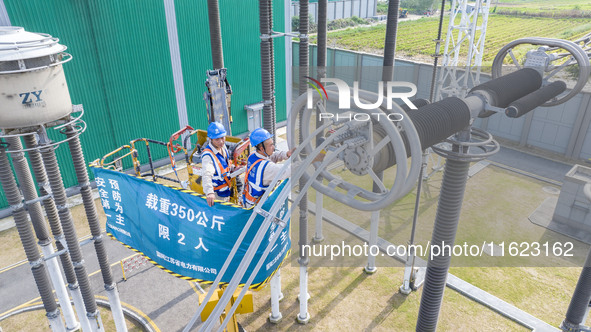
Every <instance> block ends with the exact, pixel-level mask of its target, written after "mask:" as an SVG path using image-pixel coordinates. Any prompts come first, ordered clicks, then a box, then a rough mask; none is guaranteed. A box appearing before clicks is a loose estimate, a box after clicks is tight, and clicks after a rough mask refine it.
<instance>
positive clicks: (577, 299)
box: [560, 183, 591, 331]
mask: <svg viewBox="0 0 591 332" xmlns="http://www.w3.org/2000/svg"><path fill="white" fill-rule="evenodd" d="M585 194H586V196H587V199H588V200H589V201H590V202H591V183H588V184H586V185H585ZM590 301H591V250H590V251H589V254H587V260H585V265H584V266H583V271H581V275H580V276H579V281H578V282H577V287H576V288H575V292H574V293H573V297H572V299H571V301H570V305H569V306H568V311H567V312H566V318H565V319H564V321H563V322H562V324H561V325H560V328H562V330H563V331H577V330H578V329H580V328H581V327H583V328H586V326H584V324H585V317H587V313H588V312H589V302H590ZM582 325H583V326H582Z"/></svg>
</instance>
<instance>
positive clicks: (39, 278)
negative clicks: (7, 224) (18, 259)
mask: <svg viewBox="0 0 591 332" xmlns="http://www.w3.org/2000/svg"><path fill="white" fill-rule="evenodd" d="M0 184H1V185H2V190H4V194H5V195H6V200H7V201H8V204H10V205H11V206H12V207H13V214H12V215H13V217H14V222H15V224H16V228H17V231H18V235H19V237H20V239H21V242H22V244H23V248H24V250H25V255H26V256H27V260H28V261H29V264H30V265H31V272H32V273H33V278H34V279H35V283H36V284H37V290H38V291H39V295H40V296H41V301H42V302H43V307H44V308H45V311H46V312H47V317H48V318H50V319H54V317H55V316H56V314H57V315H59V309H58V307H57V303H56V302H55V298H54V297H53V293H52V289H51V287H50V285H49V275H48V274H47V270H46V269H45V265H44V264H43V260H42V259H41V255H40V254H39V250H38V249H37V244H36V243H35V237H34V236H33V232H32V230H31V227H30V226H29V225H30V223H29V218H28V216H27V211H26V210H25V205H24V204H23V199H22V197H21V195H20V191H19V189H18V186H17V184H16V180H15V178H14V175H13V174H12V169H11V167H10V162H9V160H8V155H7V153H6V148H5V147H4V146H2V147H0Z"/></svg>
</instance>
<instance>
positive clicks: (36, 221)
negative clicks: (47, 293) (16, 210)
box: [6, 137, 80, 331]
mask: <svg viewBox="0 0 591 332" xmlns="http://www.w3.org/2000/svg"><path fill="white" fill-rule="evenodd" d="M6 141H7V142H8V144H9V145H10V149H11V150H13V151H21V150H22V149H23V146H22V143H21V140H20V138H18V137H8V138H7V139H6ZM12 164H13V166H14V170H15V173H16V178H17V179H18V182H19V183H20V188H21V190H22V192H23V196H24V197H25V201H27V202H31V201H34V200H37V198H38V196H37V190H36V189H35V184H34V182H33V176H32V175H31V171H30V170H29V163H28V162H27V159H26V158H25V154H24V152H13V153H12ZM27 210H28V211H29V216H30V217H31V222H32V223H33V229H34V230H35V234H36V235H37V239H38V240H39V245H40V246H41V250H42V251H43V256H44V257H49V256H52V255H53V254H54V252H55V251H54V250H53V245H52V244H51V242H52V241H51V239H50V238H49V232H48V231H47V226H46V224H45V218H44V216H43V211H42V208H41V204H40V203H39V202H35V203H32V202H31V203H29V204H27ZM46 264H47V269H48V272H49V276H50V279H51V282H52V285H53V288H54V289H55V293H56V295H57V298H58V300H59V304H60V306H61V307H62V311H63V314H64V318H65V319H66V328H67V329H68V331H74V330H77V329H78V328H80V323H78V322H77V321H76V316H75V315H74V309H73V308H72V304H71V303H70V297H69V296H68V291H67V290H66V287H65V286H64V279H63V277H62V272H61V270H60V268H59V264H58V263H57V258H56V257H54V258H51V259H49V260H46Z"/></svg>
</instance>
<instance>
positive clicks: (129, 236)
mask: <svg viewBox="0 0 591 332" xmlns="http://www.w3.org/2000/svg"><path fill="white" fill-rule="evenodd" d="M92 170H93V171H94V175H95V181H96V185H97V189H98V192H99V196H100V199H101V202H102V205H103V209H104V211H105V214H106V215H107V232H108V233H110V234H111V235H112V236H113V237H115V238H116V239H117V240H119V241H120V242H122V243H124V244H126V245H128V246H130V247H132V248H134V249H136V250H139V251H141V252H142V253H143V254H144V255H146V256H147V257H149V258H150V259H151V260H153V261H155V262H156V263H157V264H158V265H160V266H162V267H163V268H165V269H167V270H170V271H171V272H172V273H173V274H178V275H180V276H184V277H188V278H193V279H197V280H199V281H214V280H215V278H216V276H217V274H218V272H219V271H220V270H221V268H222V266H223V264H224V262H225V261H226V258H227V257H228V255H229V253H230V251H231V250H232V247H233V246H234V244H235V243H236V241H237V239H238V236H239V235H240V233H241V232H242V229H243V227H244V225H245V224H246V222H247V221H248V219H249V218H250V215H251V214H252V209H243V208H241V207H239V206H236V205H233V204H229V203H220V202H216V204H214V206H212V207H209V206H208V205H207V201H206V200H205V198H204V196H201V195H198V194H196V193H195V192H193V191H190V190H183V189H180V188H172V187H168V186H165V185H162V184H159V183H154V182H152V181H150V180H147V179H144V178H139V177H136V176H133V175H128V174H124V173H120V172H116V171H112V170H108V169H104V168H97V167H92ZM284 185H285V183H283V184H281V185H280V186H279V187H278V188H277V189H276V191H275V192H274V193H273V194H272V195H270V197H269V199H268V200H267V201H266V202H265V204H264V206H263V209H265V210H267V211H268V210H270V208H271V205H272V204H273V203H274V202H275V199H276V196H277V194H278V193H279V191H280V190H281V189H282V188H283V186H284ZM287 209H288V206H287V200H286V201H285V202H284V204H283V207H282V208H281V210H280V212H279V213H278V215H277V217H282V216H283V215H284V214H285V213H286V212H287ZM262 222H263V217H261V216H257V217H256V218H255V220H254V222H253V225H252V227H251V229H250V230H249V232H248V233H247V235H246V237H245V238H244V241H243V242H242V245H241V246H240V248H239V249H238V252H237V253H236V256H235V257H234V260H233V261H232V263H231V264H230V266H229V268H228V270H227V271H226V273H225V274H224V276H223V278H222V282H229V281H230V279H231V278H232V276H233V274H234V271H235V270H236V268H237V267H238V264H239V263H240V261H241V260H242V257H243V256H244V254H245V253H246V250H247V249H248V247H249V245H250V243H251V242H252V241H253V239H254V236H255V234H256V231H257V230H258V228H259V226H260V225H261V223H262ZM276 229H277V225H276V224H274V223H273V224H271V227H270V229H269V231H268V232H267V234H266V235H265V238H264V239H263V242H262V244H261V246H260V247H259V248H258V250H257V254H256V256H255V259H254V260H253V261H252V263H251V265H250V266H249V268H248V271H247V273H246V274H245V276H244V278H243V280H242V281H241V283H244V282H245V281H246V279H247V278H248V275H250V273H251V272H252V270H253V269H254V267H255V265H256V262H257V261H258V257H261V255H262V253H263V251H264V249H265V247H266V246H267V244H268V243H269V241H270V239H271V236H272V234H273V233H274V232H275V231H276ZM290 248H291V240H290V238H289V223H288V225H287V227H285V229H284V230H283V231H282V232H281V234H280V236H279V238H278V239H277V241H276V243H275V244H274V246H273V249H272V250H271V253H270V254H269V255H268V256H267V258H266V260H265V262H264V264H263V266H262V267H261V269H260V270H259V272H258V273H257V275H256V277H255V279H254V281H253V284H252V286H251V288H259V287H261V286H263V285H264V284H265V283H266V282H267V281H268V279H269V277H270V276H272V274H273V273H274V272H275V270H276V269H277V268H279V265H280V264H281V262H282V261H283V259H284V258H285V257H286V255H287V253H288V251H289V249H290Z"/></svg>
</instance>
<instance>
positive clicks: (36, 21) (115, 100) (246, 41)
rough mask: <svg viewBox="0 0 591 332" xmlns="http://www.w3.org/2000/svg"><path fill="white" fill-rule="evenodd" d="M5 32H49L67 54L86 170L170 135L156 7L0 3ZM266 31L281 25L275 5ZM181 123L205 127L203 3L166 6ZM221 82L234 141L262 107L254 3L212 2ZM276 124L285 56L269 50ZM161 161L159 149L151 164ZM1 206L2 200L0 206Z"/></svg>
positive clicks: (154, 3)
mask: <svg viewBox="0 0 591 332" xmlns="http://www.w3.org/2000/svg"><path fill="white" fill-rule="evenodd" d="M4 3H5V5H6V9H7V12H8V15H9V17H10V19H11V22H12V24H13V25H17V26H23V27H25V29H26V30H28V31H33V32H44V33H49V34H51V35H53V36H55V37H58V38H60V40H61V42H62V43H63V44H64V45H67V46H68V48H69V52H70V53H71V54H72V55H73V56H74V60H73V61H71V62H70V63H68V64H66V65H65V71H66V78H67V80H68V85H69V88H70V94H71V96H72V102H73V103H75V104H83V105H84V109H85V111H86V113H85V116H84V119H85V121H86V122H87V123H88V129H87V131H86V132H85V133H84V134H83V135H82V137H81V140H82V145H83V149H84V152H85V155H86V159H87V161H88V162H90V161H91V160H94V159H96V158H99V157H101V156H103V155H104V154H106V153H107V152H109V151H111V150H113V149H114V148H116V147H118V146H120V145H123V144H127V143H128V142H129V141H130V140H131V139H134V138H138V137H149V138H153V139H157V140H167V139H168V138H169V136H170V135H171V134H172V133H173V132H175V131H176V130H178V129H179V122H178V116H177V107H176V100H175V94H174V82H173V76H172V66H171V61H170V52H169V46H168V36H167V30H166V17H165V11H164V3H163V0H144V1H142V2H141V3H139V2H138V1H132V0H118V1H115V0H104V1H89V0H84V1H83V0H80V1H67V0H54V1H45V0H29V1H18V0H4ZM274 3H275V8H274V17H275V27H276V28H275V30H277V31H282V30H283V26H284V19H283V6H284V3H283V1H281V0H275V1H274ZM175 7H176V15H177V28H178V34H179V43H180V52H181V60H182V66H183V76H184V84H185V95H186V101H187V112H188V118H189V124H191V125H192V126H194V127H200V128H204V127H205V126H206V124H207V116H206V112H205V104H204V101H203V92H204V91H205V86H204V82H205V71H206V70H207V69H210V68H211V67H212V61H211V51H210V42H209V28H208V24H207V10H206V3H205V1H199V2H197V1H194V0H177V1H175ZM220 12H221V24H222V38H223V46H224V56H225V64H226V67H227V68H228V73H229V76H228V79H229V81H230V84H231V85H232V88H233V91H234V95H233V98H232V108H233V116H234V125H233V132H234V133H235V134H239V133H243V132H245V131H246V130H247V121H246V113H245V111H244V110H243V108H244V105H245V104H250V103H253V102H257V101H260V100H261V99H262V93H261V84H260V47H259V37H258V36H259V24H258V1H256V0H246V1H230V0H222V1H220ZM275 52H276V55H275V60H276V66H275V71H276V73H277V77H276V87H275V88H276V95H277V105H278V110H277V113H278V114H277V120H278V121H282V120H285V119H286V116H285V106H284V105H285V84H284V80H285V63H284V60H283V59H285V54H284V53H285V51H284V47H283V39H282V38H279V39H277V40H276V41H275ZM67 150H68V149H67V147H60V148H59V149H58V160H59V162H60V166H61V167H62V174H63V177H64V182H65V183H66V185H67V186H72V185H75V175H74V172H73V169H72V167H71V166H70V164H71V162H69V161H68V160H69V158H68V157H69V156H68V154H67V153H68V151H67ZM165 155H166V153H165V151H164V150H162V149H161V151H160V152H156V155H155V157H156V158H162V157H164V156H165ZM0 206H5V201H4V200H2V199H1V197H0Z"/></svg>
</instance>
